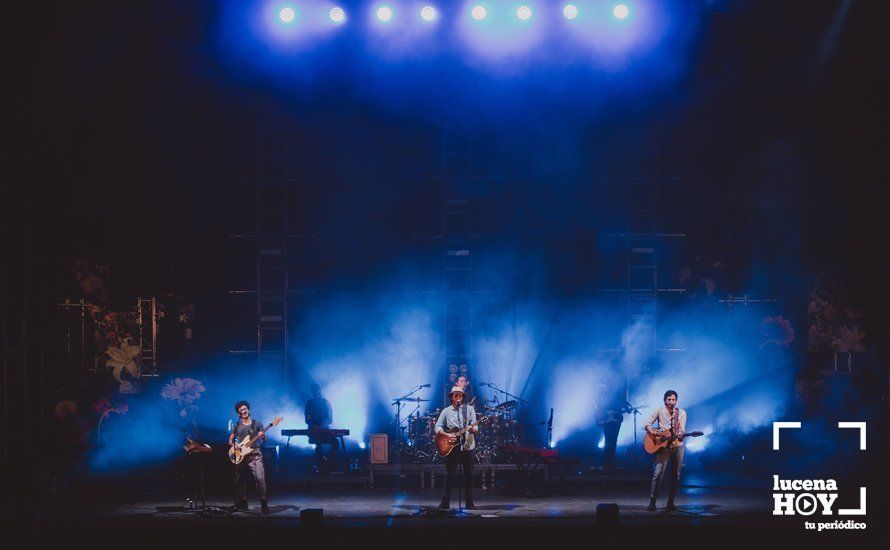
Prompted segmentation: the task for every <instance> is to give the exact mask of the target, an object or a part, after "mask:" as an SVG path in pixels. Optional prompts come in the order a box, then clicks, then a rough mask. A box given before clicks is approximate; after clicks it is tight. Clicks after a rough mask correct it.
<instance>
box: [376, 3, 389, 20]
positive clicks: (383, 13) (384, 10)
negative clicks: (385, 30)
mask: <svg viewBox="0 0 890 550" xmlns="http://www.w3.org/2000/svg"><path fill="white" fill-rule="evenodd" d="M377 19H378V20H380V21H383V22H384V23H386V22H387V21H389V20H390V19H392V8H390V7H388V6H382V7H379V8H377Z"/></svg>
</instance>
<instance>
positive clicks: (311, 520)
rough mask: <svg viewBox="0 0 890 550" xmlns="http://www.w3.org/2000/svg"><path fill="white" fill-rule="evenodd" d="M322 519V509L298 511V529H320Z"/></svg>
mask: <svg viewBox="0 0 890 550" xmlns="http://www.w3.org/2000/svg"><path fill="white" fill-rule="evenodd" d="M323 519H324V508H306V509H303V510H300V527H321V524H322V520H323Z"/></svg>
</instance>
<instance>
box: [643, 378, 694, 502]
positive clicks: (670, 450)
mask: <svg viewBox="0 0 890 550" xmlns="http://www.w3.org/2000/svg"><path fill="white" fill-rule="evenodd" d="M677 397H678V396H677V392H675V391H674V390H668V391H666V392H664V406H663V407H658V408H657V409H656V410H655V411H654V412H653V413H652V415H651V416H650V417H649V421H648V422H646V432H648V433H650V434H653V435H658V433H659V432H663V431H669V430H670V431H672V432H673V434H674V435H676V436H677V439H675V440H674V441H672V442H670V444H669V445H668V446H667V447H665V448H664V449H661V450H660V451H658V453H657V454H656V455H655V467H654V469H653V471H652V486H651V488H650V491H649V507H648V508H647V510H649V511H650V512H654V511H655V499H656V498H657V497H658V490H659V488H660V487H661V481H662V478H663V477H664V471H665V469H666V468H667V467H670V472H671V489H670V492H669V493H668V502H667V508H666V510H667V511H668V512H671V511H673V510H676V509H677V507H676V506H674V497H675V496H676V495H677V489H678V488H679V487H680V468H682V467H683V437H684V436H685V434H686V411H684V410H683V409H681V408H680V407H678V406H677ZM656 423H657V424H658V428H656V427H655V426H654V425H655V424H656Z"/></svg>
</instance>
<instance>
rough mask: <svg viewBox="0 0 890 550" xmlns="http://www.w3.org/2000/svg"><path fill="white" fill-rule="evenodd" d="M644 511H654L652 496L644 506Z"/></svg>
mask: <svg viewBox="0 0 890 550" xmlns="http://www.w3.org/2000/svg"><path fill="white" fill-rule="evenodd" d="M646 511H647V512H654V511H655V499H654V498H652V499H649V506H648V507H646Z"/></svg>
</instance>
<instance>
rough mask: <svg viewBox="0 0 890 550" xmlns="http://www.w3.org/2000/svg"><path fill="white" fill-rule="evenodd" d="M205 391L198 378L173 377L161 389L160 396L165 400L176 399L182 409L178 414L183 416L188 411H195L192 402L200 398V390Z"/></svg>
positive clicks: (195, 407) (196, 408) (195, 408)
mask: <svg viewBox="0 0 890 550" xmlns="http://www.w3.org/2000/svg"><path fill="white" fill-rule="evenodd" d="M204 391H206V389H205V388H204V385H203V384H201V381H200V380H195V379H194V378H174V379H173V381H171V382H168V383H167V384H165V385H164V387H163V388H162V389H161V397H163V398H164V399H166V400H167V401H176V402H177V403H178V404H179V405H180V406H181V407H182V410H181V411H179V416H181V417H183V418H185V417H186V416H187V415H188V413H189V412H193V411H197V410H198V407H197V406H195V405H193V403H194V402H195V401H196V400H198V399H200V397H201V392H204Z"/></svg>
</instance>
